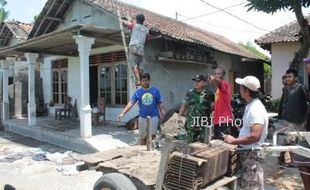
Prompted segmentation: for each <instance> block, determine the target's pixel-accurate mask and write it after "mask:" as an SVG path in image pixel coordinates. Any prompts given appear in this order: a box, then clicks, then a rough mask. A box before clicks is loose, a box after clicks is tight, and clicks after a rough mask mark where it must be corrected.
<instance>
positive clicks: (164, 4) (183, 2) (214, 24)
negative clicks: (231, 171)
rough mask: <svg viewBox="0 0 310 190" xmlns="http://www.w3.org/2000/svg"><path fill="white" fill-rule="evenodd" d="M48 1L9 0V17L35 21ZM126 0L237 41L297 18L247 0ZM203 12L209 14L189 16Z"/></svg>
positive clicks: (258, 35) (256, 35)
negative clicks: (264, 9) (266, 10)
mask: <svg viewBox="0 0 310 190" xmlns="http://www.w3.org/2000/svg"><path fill="white" fill-rule="evenodd" d="M46 1H47V0H31V1H25V0H7V2H8V4H7V6H6V9H7V10H9V12H10V14H9V19H15V20H18V21H22V22H33V18H34V16H35V15H37V14H39V13H40V11H41V9H42V8H43V6H44V4H45V3H46ZM122 1H124V2H127V3H130V4H133V5H136V6H139V7H142V8H145V9H148V10H151V11H153V12H156V13H159V14H162V15H165V16H168V17H172V18H176V13H177V15H178V18H177V19H178V20H180V21H184V22H185V23H188V24H191V25H194V26H196V27H200V28H202V29H205V30H207V31H210V32H214V33H217V34H219V35H222V36H225V37H226V38H228V39H230V40H232V41H234V42H236V43H239V42H243V43H246V42H247V41H251V42H253V41H254V39H256V38H258V37H260V36H262V35H264V34H266V33H268V32H270V31H272V30H274V29H276V28H278V27H280V26H282V25H284V24H287V23H289V22H291V21H294V20H295V19H296V18H295V15H294V13H292V12H290V11H280V12H277V13H275V14H273V15H271V14H266V13H262V12H256V11H251V12H247V8H246V7H245V5H246V3H247V1H246V0H156V1H155V0H122ZM203 1H205V2H207V3H209V4H211V5H213V6H216V7H218V8H221V9H223V8H226V7H230V8H227V9H225V10H226V11H228V12H229V13H231V14H233V15H235V16H237V17H240V18H242V19H243V20H245V21H246V22H248V23H251V24H252V25H255V26H252V25H251V24H248V23H245V22H243V21H240V20H238V19H236V18H234V17H233V16H231V15H229V14H227V13H225V12H223V11H218V10H217V9H215V8H212V7H211V6H210V5H207V3H204V2H203ZM26 2H27V3H26ZM21 3H24V4H21ZM216 11H217V12H216ZM303 11H304V14H305V15H308V13H310V8H307V9H304V10H303ZM200 15H205V16H201V17H198V18H195V19H189V18H193V17H197V16H200ZM186 19H189V20H186Z"/></svg>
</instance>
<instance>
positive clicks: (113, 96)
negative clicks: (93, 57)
mask: <svg viewBox="0 0 310 190" xmlns="http://www.w3.org/2000/svg"><path fill="white" fill-rule="evenodd" d="M118 65H124V66H126V77H122V78H120V79H125V78H126V89H127V90H126V94H127V96H126V97H127V101H128V97H129V96H128V93H129V90H128V88H129V81H128V65H127V63H126V61H117V62H113V63H103V64H98V97H100V96H101V76H100V75H101V70H102V68H103V67H110V69H111V78H110V80H111V103H107V104H106V105H107V106H108V107H124V106H125V105H126V104H127V102H124V104H116V76H115V72H116V68H117V66H118ZM117 92H120V93H124V92H125V91H122V90H120V91H117ZM121 103H122V102H121Z"/></svg>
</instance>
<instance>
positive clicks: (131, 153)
mask: <svg viewBox="0 0 310 190" xmlns="http://www.w3.org/2000/svg"><path fill="white" fill-rule="evenodd" d="M172 146H173V145H172V144H171V143H170V144H168V146H166V147H165V148H164V149H163V150H162V151H158V150H152V151H147V150H146V147H145V146H131V147H126V148H121V149H116V150H110V151H104V152H99V153H95V154H92V155H85V156H84V155H83V156H79V157H77V158H75V159H79V160H83V161H84V162H85V165H82V166H80V167H79V169H80V170H83V169H96V170H97V171H102V173H103V175H102V177H100V178H99V179H98V180H97V182H96V184H95V185H94V190H109V189H111V190H162V189H163V182H164V177H165V171H166V167H167V160H168V157H169V155H170V151H171V149H172ZM236 182H237V177H235V176H233V177H223V178H221V179H219V180H217V181H216V182H214V183H213V184H210V185H208V186H207V187H205V188H203V190H212V189H233V190H236V189H237V183H236ZM224 186H226V187H225V188H224ZM228 187H229V188H228Z"/></svg>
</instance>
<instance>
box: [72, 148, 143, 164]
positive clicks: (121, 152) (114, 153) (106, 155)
mask: <svg viewBox="0 0 310 190" xmlns="http://www.w3.org/2000/svg"><path fill="white" fill-rule="evenodd" d="M145 150H146V148H145V146H131V147H125V148H120V149H114V150H107V151H103V152H98V153H94V154H88V155H73V158H74V159H75V160H80V161H84V162H85V163H86V164H88V165H91V166H94V165H97V164H99V163H101V162H105V161H109V160H113V159H117V158H121V157H126V158H130V157H131V156H133V155H136V154H137V153H139V152H142V151H145Z"/></svg>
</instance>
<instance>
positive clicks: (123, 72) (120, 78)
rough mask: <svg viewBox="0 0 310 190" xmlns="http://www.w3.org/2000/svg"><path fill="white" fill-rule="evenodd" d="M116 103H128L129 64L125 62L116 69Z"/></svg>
mask: <svg viewBox="0 0 310 190" xmlns="http://www.w3.org/2000/svg"><path fill="white" fill-rule="evenodd" d="M115 104H119V105H125V104H127V66H126V65H123V64H120V65H116V69H115Z"/></svg>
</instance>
